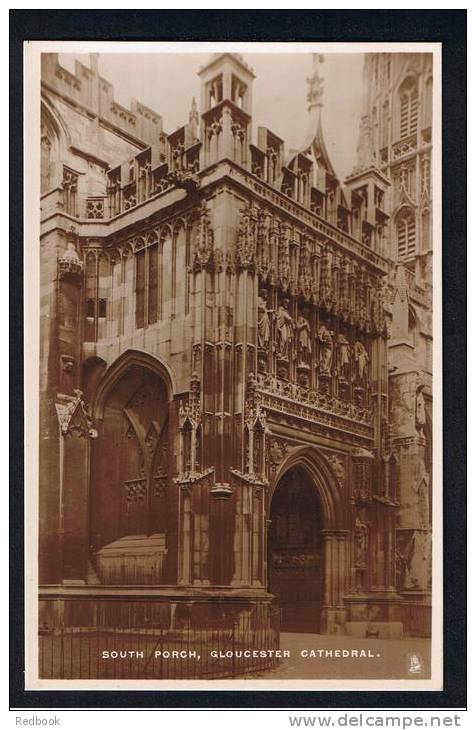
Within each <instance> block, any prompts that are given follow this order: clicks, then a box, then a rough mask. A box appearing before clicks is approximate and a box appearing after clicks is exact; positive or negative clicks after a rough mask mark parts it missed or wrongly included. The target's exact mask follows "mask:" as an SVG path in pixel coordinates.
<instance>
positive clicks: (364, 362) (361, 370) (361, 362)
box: [354, 340, 369, 383]
mask: <svg viewBox="0 0 476 730" xmlns="http://www.w3.org/2000/svg"><path fill="white" fill-rule="evenodd" d="M354 358H355V362H356V364H357V376H358V378H359V380H360V382H361V383H364V382H365V381H366V379H367V369H368V363H369V356H368V353H367V350H366V349H365V346H364V345H363V344H362V343H361V342H359V341H358V340H357V342H356V343H355V345H354Z"/></svg>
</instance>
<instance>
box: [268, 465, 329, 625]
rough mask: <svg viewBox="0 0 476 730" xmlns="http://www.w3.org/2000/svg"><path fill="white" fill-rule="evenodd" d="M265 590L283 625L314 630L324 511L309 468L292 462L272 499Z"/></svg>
mask: <svg viewBox="0 0 476 730" xmlns="http://www.w3.org/2000/svg"><path fill="white" fill-rule="evenodd" d="M270 520H271V523H270V529H269V538H268V576H269V590H270V592H271V593H273V594H274V595H275V596H276V599H277V601H278V603H279V605H280V608H281V627H282V630H283V631H292V632H309V633H318V632H319V631H320V629H321V626H320V623H321V622H320V616H321V611H322V606H323V592H324V538H323V534H322V531H323V529H324V515H323V511H322V506H321V502H320V498H319V493H318V491H317V489H316V486H315V485H314V483H313V481H312V479H311V477H310V476H309V474H308V472H307V471H306V470H305V469H304V468H303V467H302V466H295V467H293V468H291V469H290V470H289V471H287V472H286V473H285V474H284V476H283V477H282V478H281V479H280V480H279V482H278V484H277V487H276V489H275V491H274V494H273V498H272V501H271V510H270Z"/></svg>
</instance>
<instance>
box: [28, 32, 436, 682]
mask: <svg viewBox="0 0 476 730" xmlns="http://www.w3.org/2000/svg"><path fill="white" fill-rule="evenodd" d="M25 119H26V127H25V145H26V148H25V149H26V165H27V167H26V171H27V174H26V176H25V179H26V190H25V195H26V204H27V205H26V213H25V227H26V238H25V262H26V267H25V294H26V300H25V307H26V308H25V312H26V319H25V323H26V328H27V332H28V348H29V350H28V357H27V358H25V361H26V368H27V370H26V387H27V398H26V403H27V414H26V425H27V433H26V455H27V462H26V490H25V496H26V525H27V530H26V541H27V546H26V547H27V555H26V594H27V612H26V637H25V642H26V654H27V665H26V688H27V689H52V688H60V689H78V688H79V689H103V690H104V689H106V690H107V689H111V690H115V689H136V690H141V689H151V688H153V689H191V688H194V689H230V688H232V689H235V688H236V689H239V688H246V689H258V690H259V689H267V690H273V689H275V690H283V689H312V690H324V689H339V690H345V689H365V690H376V689H382V688H385V689H401V690H410V691H419V690H427V689H433V690H441V689H442V671H443V663H442V540H441V536H442V472H441V453H442V450H441V439H442V425H441V407H442V400H441V286H440V277H441V166H440V156H441V53H440V45H439V44H435V43H418V44H409V43H406V44H402V43H393V44H388V43H366V44H362V43H361V44H357V43H319V44H318V43H285V44H279V43H135V42H122V43H115V42H114V43H112V42H109V43H107V42H104V43H98V42H81V43H79V42H72V41H64V42H59V41H51V42H39V41H38V42H28V43H26V44H25Z"/></svg>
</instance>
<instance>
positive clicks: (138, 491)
mask: <svg viewBox="0 0 476 730" xmlns="http://www.w3.org/2000/svg"><path fill="white" fill-rule="evenodd" d="M124 487H125V490H126V502H144V501H145V499H146V497H147V481H146V480H145V479H129V480H128V481H127V482H124Z"/></svg>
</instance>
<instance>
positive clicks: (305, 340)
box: [296, 308, 311, 359]
mask: <svg viewBox="0 0 476 730" xmlns="http://www.w3.org/2000/svg"><path fill="white" fill-rule="evenodd" d="M308 312H309V310H308V309H307V308H306V309H304V310H303V311H302V313H301V314H300V315H299V316H298V318H297V323H296V330H297V336H298V349H299V353H300V354H301V355H302V356H304V358H305V359H307V358H308V356H309V355H310V354H311V326H310V324H309V320H308Z"/></svg>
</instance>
